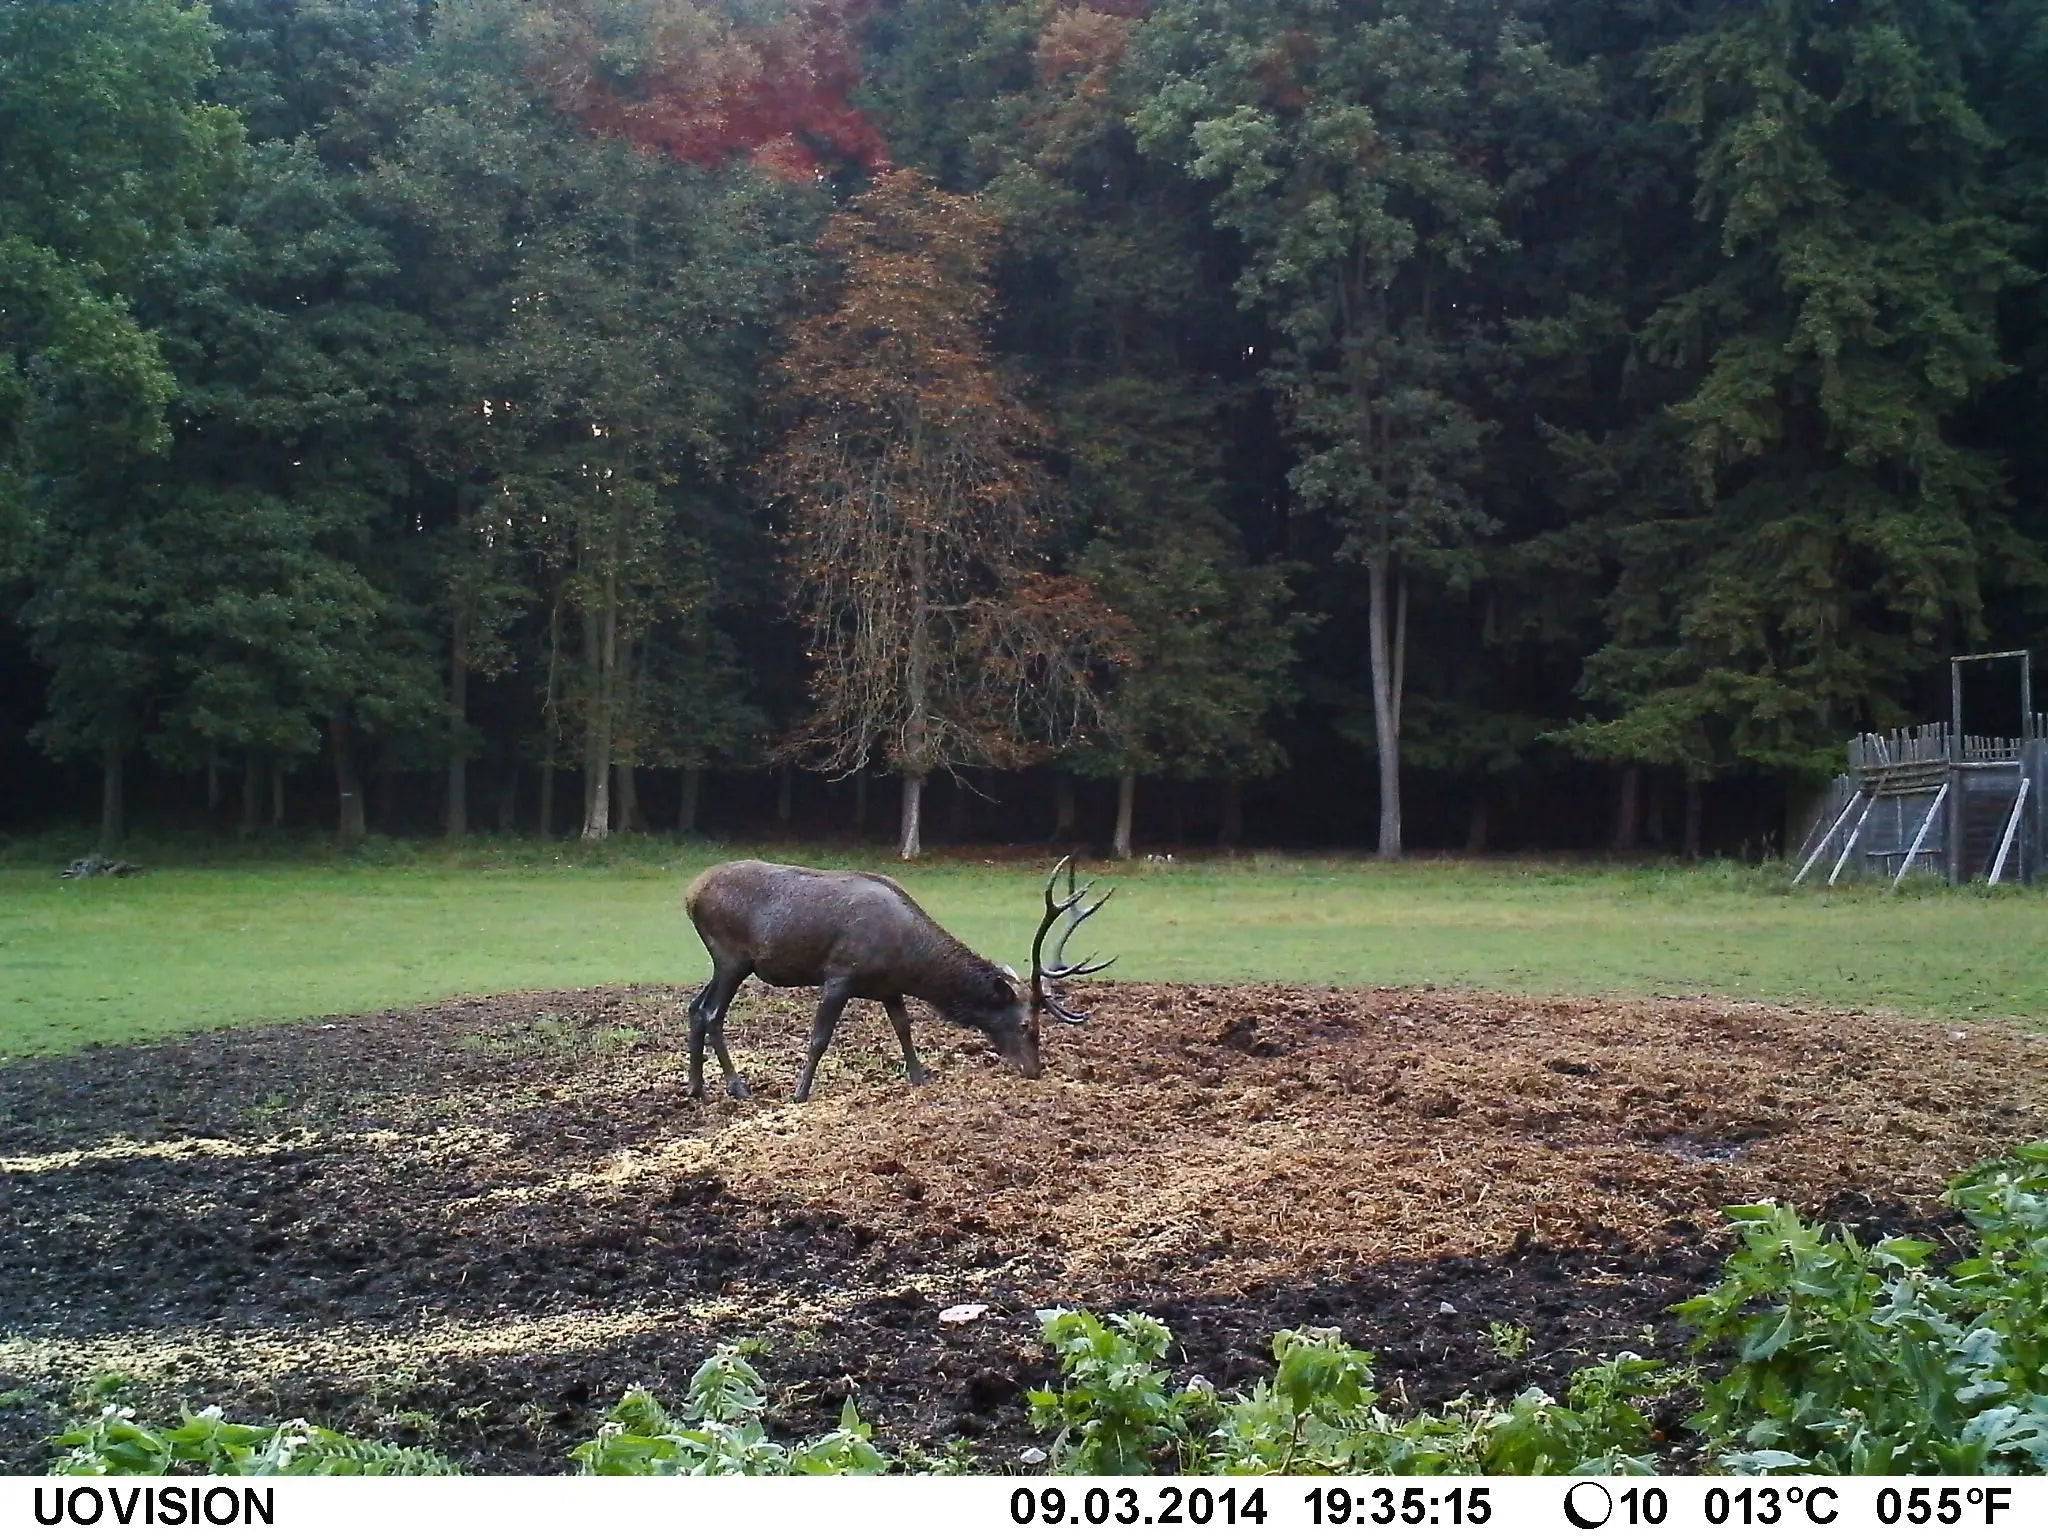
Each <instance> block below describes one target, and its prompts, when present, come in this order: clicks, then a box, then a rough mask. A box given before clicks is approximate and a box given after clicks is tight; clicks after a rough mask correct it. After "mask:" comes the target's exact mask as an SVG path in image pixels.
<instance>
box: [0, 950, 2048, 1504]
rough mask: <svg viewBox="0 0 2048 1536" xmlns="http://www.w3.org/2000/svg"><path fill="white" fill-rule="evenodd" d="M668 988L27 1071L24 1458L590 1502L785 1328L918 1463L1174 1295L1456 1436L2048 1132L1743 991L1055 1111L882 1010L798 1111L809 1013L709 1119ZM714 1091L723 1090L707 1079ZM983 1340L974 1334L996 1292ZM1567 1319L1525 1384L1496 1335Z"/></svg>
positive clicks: (1303, 1060)
mask: <svg viewBox="0 0 2048 1536" xmlns="http://www.w3.org/2000/svg"><path fill="white" fill-rule="evenodd" d="M687 1000H688V999H687V995H686V994H684V993H682V992H679V991H674V990H668V989H651V988H640V989H601V990H597V991H590V992H580V993H560V994H524V995H517V996H510V997H495V998H484V999H471V1000H459V1001H455V1002H449V1003H444V1004H440V1005H437V1006H435V1007H431V1008H426V1009H421V1010H418V1011H414V1012H408V1013H380V1014H372V1015H366V1016H362V1017H356V1018H345V1019H330V1020H320V1021H314V1022H311V1023H305V1024H297V1025H291V1026H279V1027H269V1028H258V1029H242V1030H235V1031H228V1032H221V1033H215V1034H209V1035H202V1036H196V1037H189V1038H185V1039H181V1040H178V1041H174V1042H171V1043H168V1044H158V1045H151V1046H139V1047H122V1048H111V1049H99V1050H91V1051H85V1052H81V1053H78V1054H75V1055H71V1056H65V1057H60V1058H55V1059H49V1060H39V1061H29V1062H24V1063H19V1064H16V1065H14V1066H10V1067H7V1068H5V1069H0V1470H10V1471H33V1470H38V1469H39V1468H40V1466H41V1465H42V1463H43V1461H44V1459H45V1456H46V1452H45V1450H44V1448H43V1446H42V1444H41V1437H42V1436H44V1435H46V1434H47V1433H48V1432H49V1431H50V1429H51V1428H52V1427H53V1426H54V1424H55V1423H56V1422H57V1420H58V1419H60V1418H61V1417H62V1416H63V1415H64V1414H65V1413H66V1412H67V1411H68V1410H69V1409H70V1408H71V1407H72V1406H73V1405H74V1404H76V1403H79V1402H82V1401H85V1400H87V1399H88V1398H89V1397H90V1395H91V1390H90V1388H89V1387H88V1385H87V1384H88V1383H89V1382H90V1381H91V1379H92V1378H94V1377H96V1376H103V1375H106V1374H108V1373H118V1374H120V1375H123V1376H126V1377H129V1378H132V1384H131V1385H126V1386H124V1387H122V1388H121V1395H122V1396H123V1399H124V1400H127V1401H133V1402H137V1403H138V1404H139V1405H141V1406H143V1407H145V1408H153V1409H156V1410H171V1409H175V1408H176V1407H177V1406H178V1405H180V1404H189V1405H191V1406H193V1407H197V1406H200V1405H202V1404H204V1403H209V1402H217V1403H220V1404H221V1405H222V1406H223V1407H225V1408H227V1409H228V1410H229V1411H230V1412H231V1413H236V1414H250V1415H278V1414H284V1415H292V1414H305V1415H307V1416H309V1417H314V1418H319V1419H323V1420H325V1421H328V1422H332V1423H335V1424H337V1425H339V1426H341V1427H345V1428H350V1429H354V1430H357V1431H361V1432H375V1433H380V1434H386V1435H391V1436H393V1437H395V1438H400V1439H410V1440H417V1441H424V1442H427V1443H431V1444H434V1445H436V1446H438V1447H439V1448H441V1449H443V1450H444V1451H447V1452H449V1453H450V1454H453V1455H456V1456H458V1457H460V1458H463V1459H465V1460H468V1461H470V1462H472V1463H474V1464H476V1465H478V1466H480V1467H482V1468H487V1469H492V1470H501V1471H560V1470H563V1467H564V1463H563V1461H562V1456H563V1454H564V1452H565V1451H566V1450H567V1449H568V1447H569V1446H570V1445H572V1444H574V1443H575V1442H576V1441H577V1440H579V1439H581V1438H584V1437H585V1436H587V1435H588V1434H589V1433H590V1432H591V1431H592V1429H593V1428H594V1427H595V1424H596V1423H597V1421H598V1418H599V1416H600V1415H601V1412H602V1409H603V1408H604V1407H605V1406H606V1405H607V1404H609V1403H610V1402H611V1401H612V1400H614V1399H615V1398H616V1396H617V1395H618V1394H619V1393H620V1392H621V1391H622V1390H624V1389H625V1388H626V1387H628V1386H630V1385H634V1384H640V1385H645V1386H649V1387H652V1388H654V1389H655V1390H656V1391H657V1392H663V1393H670V1394H675V1393H678V1392H679V1391H680V1388H681V1386H682V1384H683V1383H684V1382H685V1381H686V1380H687V1378H688V1375H689V1373H690V1371H691V1370H692V1369H693V1368H694V1367H695V1365H696V1363H697V1362H698V1361H699V1360H700V1359H701V1358H702V1356H703V1354H704V1353H705V1352H706V1351H707V1350H708V1349H709V1348H710V1347H711V1346H712V1345H714V1344H715V1343H718V1342H720V1341H723V1340H728V1339H733V1338H738V1337H744V1336H758V1337H761V1338H762V1339H764V1340H765V1341H766V1343H767V1345H768V1353H767V1355H766V1357H765V1360H764V1362H763V1363H764V1368H765V1371H766V1374H767V1375H768V1376H769V1378H770V1380H771V1381H772V1382H773V1383H775V1384H776V1385H777V1386H778V1388H780V1389H781V1394H782V1395H781V1397H780V1398H779V1400H778V1402H777V1405H776V1408H775V1412H774V1417H775V1420H776V1422H777V1423H779V1424H780V1425H781V1426H782V1427H784V1428H786V1429H788V1430H790V1431H792V1432H799V1431H808V1430H810V1429H813V1428H816V1427H819V1426H821V1425H823V1424H824V1423H826V1422H827V1421H828V1420H829V1419H830V1418H831V1417H832V1416H833V1415H834V1414H835V1413H836V1411H837V1407H838V1404H839V1401H840V1398H841V1397H842V1396H843V1394H844V1393H845V1392H846V1391H847V1390H848V1386H849V1384H851V1385H853V1386H854V1387H856V1388H857V1389H858V1396H859V1399H860V1402H861V1405H862V1408H863V1410H864V1411H865V1412H866V1413H867V1414H868V1416H869V1417H870V1418H872V1419H874V1420H875V1421H876V1422H877V1423H878V1425H879V1426H880V1429H881V1431H882V1434H883V1436H884V1438H885V1439H887V1440H890V1441H892V1442H895V1443H898V1444H904V1443H920V1444H924V1445H927V1446H932V1445H936V1444H938V1443H939V1442H942V1441H944V1440H946V1439H947V1438H949V1437H952V1436H956V1435H964V1436H968V1437H971V1438H973V1439H974V1440H976V1441H977V1442H978V1443H979V1445H980V1446H981V1448H982V1451H983V1453H984V1454H985V1455H986V1456H988V1457H989V1458H990V1459H991V1460H992V1461H994V1462H1000V1461H1001V1459H1002V1458H1003V1457H1004V1456H1005V1455H1007V1454H1009V1453H1010V1452H1012V1451H1014V1450H1015V1449H1016V1448H1018V1447H1019V1446H1021V1445H1022V1444H1024V1443H1025V1442H1026V1441H1027V1440H1028V1438H1029V1436H1028V1431H1027V1430H1026V1428H1025V1426H1024V1423H1023V1401H1022V1392H1023V1389H1024V1388H1025V1387H1027V1386H1030V1385H1035V1384H1037V1383H1039V1382H1040V1381H1042V1380H1043V1379H1045V1377H1046V1376H1047V1375H1048V1374H1049V1362H1048V1359H1047V1357H1046V1355H1045V1353H1044V1351H1043V1350H1042V1349H1041V1348H1040V1346H1039V1345H1038V1343H1037V1325H1036V1322H1035V1320H1034V1317H1033V1311H1034V1309H1035V1308H1038V1307H1041V1306H1047V1305H1052V1304H1056V1303H1067V1304H1080V1305H1090V1306H1096V1307H1113V1308H1123V1307H1129V1306H1137V1307H1142V1308H1144V1309H1146V1310H1148V1311H1151V1312H1153V1313H1155V1314H1156V1315H1158V1316H1160V1317H1161V1318H1163V1319H1165V1320H1166V1321H1167V1322H1168V1323H1169V1324H1171V1325H1172V1326H1173V1328H1174V1329H1175V1332H1176V1334H1177V1336H1178V1339H1179V1342H1180V1346H1181V1348H1182V1350H1183V1351H1184V1353H1185V1356H1186V1368H1187V1369H1188V1370H1190V1371H1194V1370H1199V1371H1201V1372H1202V1373H1203V1374H1205V1375H1207V1376H1208V1377H1209V1378H1210V1379H1211V1380H1213V1381H1216V1382H1218V1383H1219V1384H1222V1385H1225V1386H1228V1385H1230V1384H1232V1383H1234V1382H1237V1381H1240V1380H1242V1379H1244V1378H1246V1377H1248V1376H1251V1375H1254V1374H1256V1373H1258V1372H1259V1371H1260V1370H1262V1369H1263V1368H1264V1366H1265V1364H1266V1363H1267V1362H1266V1344H1267V1340H1268V1339H1269V1338H1270V1336H1271V1334H1272V1333H1273V1332H1274V1331H1275V1330H1276V1329H1279V1328H1282V1327H1292V1326H1298V1325H1303V1324H1336V1325H1339V1326H1341V1327H1342V1328H1343V1329H1344V1330H1345V1332H1346V1334H1347V1336H1349V1337H1350V1338H1352V1339H1353V1340H1354V1341H1357V1342H1360V1343H1363V1344H1365V1345H1367V1346H1369V1347H1371V1348H1372V1349H1374V1350H1375V1351H1377V1353H1378V1356H1379V1369H1380V1375H1381V1379H1382V1382H1383V1384H1384V1385H1386V1386H1388V1387H1391V1388H1393V1389H1394V1390H1397V1391H1401V1392H1405V1393H1406V1394H1407V1396H1408V1397H1409V1398H1410V1399H1411V1400H1413V1401H1415V1402H1417V1403H1429V1402H1438V1401H1441V1400H1443V1399H1445V1398H1448V1397H1451V1396H1455V1395H1457V1394H1458V1393H1460V1392H1463V1391H1466V1390H1468V1389H1476V1390H1480V1391H1491V1392H1497V1393H1506V1392H1512V1391H1514V1390H1517V1389H1519V1388H1520V1387H1521V1386H1523V1385H1525V1384H1527V1383H1529V1382H1531V1381H1535V1382H1541V1383H1545V1384H1555V1383H1556V1382H1557V1381H1558V1380H1559V1379H1560V1378H1561V1377H1562V1376H1563V1375H1564V1374H1565V1373H1567V1372H1568V1371H1569V1370H1570V1369H1571V1368H1572V1367H1573V1366H1574V1365H1575V1364H1577V1363H1579V1362H1580V1360H1581V1358H1582V1357H1583V1356H1585V1355H1591V1354H1598V1353H1600V1352H1602V1351H1606V1350H1611V1349H1615V1348H1620V1347H1633V1348H1638V1349H1644V1348H1649V1349H1652V1350H1672V1349H1676V1348H1680V1347H1682V1340H1681V1339H1680V1338H1679V1337H1678V1336H1677V1334H1676V1332H1675V1330H1674V1327H1673V1325H1672V1323H1671V1321H1670V1319H1669V1317H1668V1310H1667V1309H1668V1308H1669V1306H1670V1305H1671V1304H1672V1303H1673V1302H1675V1301H1677V1300H1679V1299H1681V1298H1682V1297H1683V1296H1685V1295H1687V1294H1690V1293H1691V1292H1693V1291H1695V1290H1697V1289H1698V1288H1699V1286H1700V1285H1701V1284H1702V1283H1703V1282H1704V1281H1705V1280H1706V1279H1707V1278H1708V1277H1709V1276H1711V1274H1712V1273H1713V1272H1714V1270H1715V1268H1716V1267H1717V1265H1718V1261H1719V1252H1720V1248H1721V1238H1720V1236H1719V1235H1718V1234H1719V1230H1720V1217H1719V1215H1718V1212H1719V1211H1720V1209H1721V1208H1722V1207H1723V1206H1725V1205H1728V1204H1731V1203H1735V1202H1739V1201H1747V1200H1752V1199H1760V1198H1771V1199H1780V1200H1788V1201H1792V1202H1794V1203H1796V1204H1798V1205H1799V1206H1800V1207H1801V1208H1802V1209H1805V1210H1808V1211H1811V1212H1815V1213H1826V1214H1829V1215H1832V1216H1835V1217H1838V1218H1840V1219H1845V1220H1849V1221H1852V1222H1855V1223H1857V1224H1859V1225H1862V1226H1865V1227H1887V1228H1893V1229H1897V1228H1900V1227H1906V1226H1914V1227H1930V1226H1932V1227H1936V1228H1938V1226H1939V1212H1940V1194H1941V1190H1942V1188H1943V1186H1944V1184H1945V1183H1946V1181H1947V1180H1948V1179H1949V1178H1950V1177H1951V1176H1952V1175H1953V1174H1954V1173H1955V1172H1957V1171H1958V1170H1960V1169H1961V1168H1963V1167H1965V1166H1967V1165H1968V1164H1970V1163H1971V1162H1973V1161H1975V1160H1977V1159H1979V1158H1981V1157H1984V1156H1988V1155H1991V1154H1993V1153H1996V1152H1998V1151H2001V1150H2004V1149H2006V1148H2008V1147H2010V1146H2012V1145H2014V1144H2016V1143H2018V1142H2021V1141H2023V1140H2026V1139H2029V1138H2032V1137H2037V1136H2040V1135H2041V1134H2042V1133H2043V1131H2044V1128H2048V1092H2044V1085H2048V1040H2044V1039H2042V1038H2040V1037H2034V1036H2028V1035H2024V1034H2021V1033H2019V1032H2017V1031H2014V1030H2011V1029H2008V1028H2005V1027H2003V1026H1998V1025H1991V1024H1986V1025H1983V1026H1979V1027H1975V1028H1971V1029H1959V1028H1955V1027H1951V1026H1947V1025H1939V1024H1922V1023H1915V1022H1908V1021H1902V1020H1898V1019H1893V1018H1887V1017H1881V1016H1875V1015H1865V1014H1841V1013H1824V1012H1818V1011H1803V1010H1793V1009H1781V1008H1765V1007H1752V1006H1742V1005H1731V1004H1724V1003H1707V1002H1694V1001H1665V1002H1657V1003H1613V1002H1581V1001H1541V1002H1537V1001H1530V1000H1525V999H1516V998H1503V997H1493V996H1482V995H1473V994H1467V993H1456V992H1427V991H1425V992H1414V991H1376V992H1356V991H1334V990H1318V989H1311V988H1298V987H1288V988H1282V987H1207V988H1197V987H1159V986H1101V987H1097V988H1094V989H1092V992H1091V993H1090V994H1088V995H1087V996H1086V997H1085V999H1084V1000H1085V1001H1088V1002H1090V1003H1092V1004H1093V1005H1094V1007H1095V1010H1096V1011H1095V1018H1094V1021H1093V1022H1092V1023H1090V1024H1089V1025H1087V1026H1085V1027H1080V1028H1063V1027H1061V1028H1056V1029H1055V1032H1054V1033H1053V1034H1052V1035H1051V1037H1050V1038H1049V1039H1048V1040H1047V1042H1046V1046H1045V1055H1046V1059H1047V1064H1048V1067H1047V1072H1046V1075H1045V1076H1044V1077H1043V1078H1042V1079H1040V1080H1039V1081H1037V1082H1025V1081H1023V1080H1021V1079H1019V1078H1017V1077H1016V1076H1015V1075H1014V1074H1012V1073H1010V1072H1009V1071H1008V1070H1007V1069H1005V1068H1004V1067H1002V1066H1001V1065H1000V1064H999V1063H998V1062H997V1061H996V1060H995V1059H994V1057H993V1055H992V1054H991V1053H990V1052H989V1051H988V1050H987V1049H986V1048H985V1047H983V1046H982V1045H981V1044H980V1043H979V1042H978V1040H977V1039H976V1038H975V1037H973V1036H968V1035H963V1034H961V1033H959V1032H958V1031H955V1030H953V1029H951V1028H950V1027H949V1026H946V1025H944V1024H943V1023H940V1022H939V1021H937V1020H935V1019H932V1018H930V1017H929V1016H924V1017H921V1019H920V1027H919V1034H920V1049H921V1050H922V1051H923V1052H924V1054H925V1059H926V1061H927V1063H928V1064H929V1065H930V1066H931V1067H932V1068H933V1069H934V1072H935V1074H936V1075H935V1077H934V1080H933V1081H932V1082H930V1083H929V1084H927V1085H926V1086H925V1087H923V1088H921V1089H911V1088H909V1087H907V1086H906V1085H905V1084H904V1083H903V1081H902V1075H901V1065H900V1062H899V1061H898V1059H897V1057H896V1054H895V1044H894V1040H893V1037H892V1035H891V1032H890V1030H889V1028H888V1025H887V1023H886V1020H885V1019H884V1018H883V1016H882V1014H881V1012H880V1010H879V1009H867V1008H866V1007H865V1006H862V1007H859V1008H856V1010H854V1011H853V1012H852V1013H850V1014H849V1016H848V1018H847V1020H846V1022H845V1023H844V1024H843V1025H842V1027H841V1033H840V1039H839V1042H838V1044H837V1045H836V1046H835V1048H834V1053H833V1055H832V1056H830V1057H828V1058H827V1061H826V1066H825V1070H824V1073H823V1074H822V1075H821V1079H820V1088H819V1092H818V1094H817V1096H816V1097H815V1098H814V1099H813V1101H812V1102H811V1103H810V1104H808V1105H792V1104H789V1103H788V1102H787V1094H788V1091H789V1085H790V1083H791V1082H792V1081H793V1080H794V1077H795V1074H796V1067H797V1065H798V1061H799V1058H800V1054H801V1050H802V1042H803V1037H804V1033H805V1029H806V1026H807V1023H808V1010H809V1005H810V999H809V998H808V997H807V996H805V995H802V994H775V993H768V992H765V991H763V990H761V989H760V988H758V986H756V987H752V988H750V989H749V990H748V991H746V992H744V993H743V994H742V996H741V999H740V1001H739V1003H738V1004H736V1005H735V1008H734V1011H733V1018H732V1023H731V1029H730V1033H731V1036H732V1039H733V1043H734V1045H735V1047H736V1053H737V1055H738V1057H739V1061H740V1066H741V1069H742V1070H743V1071H744V1072H746V1073H747V1074H748V1075H749V1077H750V1078H751V1079H752V1081H753V1083H754V1086H755V1090H756V1094H755V1097H754V1098H752V1099H751V1100H748V1101H746V1102H743V1103H742V1102H735V1101H731V1100H727V1099H725V1098H723V1097H718V1098H715V1099H714V1100H712V1101H711V1102H709V1103H707V1104H704V1105H699V1104H695V1103H693V1102H691V1101H690V1100H689V1099H687V1098H686V1097H685V1094H684V1081H685V1066H686V1063H685V1059H684V1025H683V1009H684V1006H685V1004H686V1003H687ZM712 1075H713V1078H714V1080H715V1076H716V1074H715V1071H714V1073H713V1074H712ZM970 1301H972V1302H985V1303H988V1304H989V1307H990V1310H989V1312H988V1313H987V1314H986V1315H985V1316H984V1317H982V1318H981V1319H980V1320H978V1321H976V1322H973V1323H970V1324H966V1325H961V1326H946V1325H943V1324H941V1323H940V1322H939V1321H938V1314H939V1312H940V1311H941V1310H942V1309H944V1308H946V1307H948V1306H951V1305H953V1304H955V1303H959V1302H970ZM1493 1321H1501V1322H1510V1323H1517V1324H1520V1325H1522V1326H1525V1327H1527V1328H1528V1329H1529V1331H1530V1335H1531V1348H1530V1351H1529V1353H1528V1355H1527V1356H1526V1357H1525V1358H1523V1359H1521V1360H1518V1361H1507V1360H1504V1359H1502V1358H1501V1357H1500V1356H1499V1355H1498V1354H1497V1353H1496V1352H1495V1351H1494V1350H1493V1348H1492V1346H1491V1344H1490V1342H1489V1339H1488V1334H1487V1324H1488V1323H1489V1322H1493Z"/></svg>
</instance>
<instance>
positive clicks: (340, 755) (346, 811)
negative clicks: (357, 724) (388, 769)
mask: <svg viewBox="0 0 2048 1536" xmlns="http://www.w3.org/2000/svg"><path fill="white" fill-rule="evenodd" d="M327 744H328V746H329V748H330V749H331V750H332V752H333V754H334V797H335V801H336V804H337V807H338V812H339V814H338V815H337V817H336V825H335V834H336V835H337V836H338V837H339V838H340V839H341V841H342V843H343V845H344V846H346V845H348V844H352V843H359V842H361V841H362V840H363V838H364V836H365V835H367V833H368V831H369V826H368V823H367V822H366V821H365V819H364V814H363V785H362V780H361V779H360V778H359V777H358V776H357V774H356V759H355V744H354V742H353V741H352V740H351V734H350V730H349V721H348V716H347V715H346V714H344V713H343V712H341V711H340V710H336V711H335V712H334V713H333V714H332V715H330V716H328V719H327Z"/></svg>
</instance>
